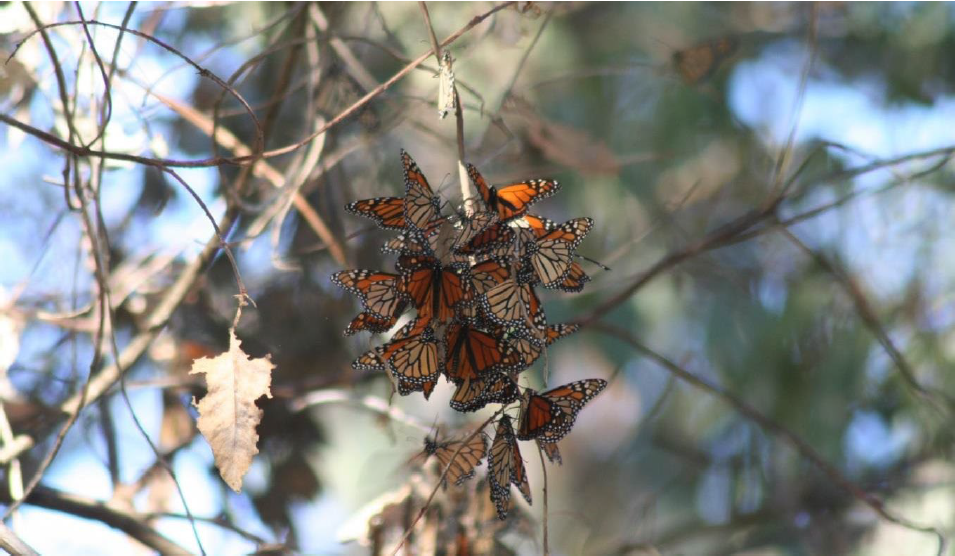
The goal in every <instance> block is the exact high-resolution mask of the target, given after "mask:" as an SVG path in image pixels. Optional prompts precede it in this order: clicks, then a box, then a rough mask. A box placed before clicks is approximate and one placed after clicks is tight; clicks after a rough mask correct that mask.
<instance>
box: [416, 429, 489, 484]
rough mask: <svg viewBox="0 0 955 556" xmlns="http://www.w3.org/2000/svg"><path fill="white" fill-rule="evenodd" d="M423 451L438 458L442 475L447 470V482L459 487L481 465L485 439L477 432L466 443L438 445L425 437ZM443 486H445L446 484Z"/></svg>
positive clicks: (485, 443) (459, 441) (453, 441)
mask: <svg viewBox="0 0 955 556" xmlns="http://www.w3.org/2000/svg"><path fill="white" fill-rule="evenodd" d="M459 448H460V451H459ZM424 451H425V454H427V455H429V456H432V455H433V456H435V457H436V458H438V462H439V463H440V464H441V470H442V473H443V472H444V470H445V469H447V470H448V474H447V475H446V478H447V480H448V481H450V482H452V483H454V484H455V485H460V484H461V483H463V482H464V481H466V480H467V479H470V478H471V477H473V476H474V468H475V467H477V466H478V465H481V460H483V459H484V456H485V454H487V437H485V436H484V433H482V432H479V433H477V434H475V435H474V436H473V437H472V438H471V439H470V440H468V441H466V442H465V441H464V440H450V441H448V442H440V443H439V442H437V440H436V439H434V438H431V437H430V436H426V437H425V439H424ZM455 452H457V455H455ZM452 458H453V459H452ZM449 466H450V467H449ZM445 485H447V482H446V483H445Z"/></svg>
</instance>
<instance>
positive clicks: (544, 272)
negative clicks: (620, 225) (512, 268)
mask: <svg viewBox="0 0 955 556" xmlns="http://www.w3.org/2000/svg"><path fill="white" fill-rule="evenodd" d="M593 225H594V221H593V219H591V218H575V219H573V220H570V221H567V222H565V223H564V224H562V225H561V226H560V227H559V228H557V229H555V230H552V231H550V232H548V233H547V234H545V235H543V236H541V237H540V238H538V239H537V241H536V242H534V243H533V244H530V245H528V252H527V257H528V258H529V260H530V264H531V266H532V267H533V269H534V273H535V275H536V276H537V279H538V280H540V282H541V283H542V284H544V286H550V285H552V284H554V283H559V282H560V281H562V280H563V279H564V277H565V276H567V273H568V272H569V271H570V267H571V263H573V262H574V261H573V257H574V251H575V250H576V249H577V246H578V245H580V242H581V241H583V239H584V238H585V237H586V236H587V234H588V233H589V232H590V230H591V228H593Z"/></svg>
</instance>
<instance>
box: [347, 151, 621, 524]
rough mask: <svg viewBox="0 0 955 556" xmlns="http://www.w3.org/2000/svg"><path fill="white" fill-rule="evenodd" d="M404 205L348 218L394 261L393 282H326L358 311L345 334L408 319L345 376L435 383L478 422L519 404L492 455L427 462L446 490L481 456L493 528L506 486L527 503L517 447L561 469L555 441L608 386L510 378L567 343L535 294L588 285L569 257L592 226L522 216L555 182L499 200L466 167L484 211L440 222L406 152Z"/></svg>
mask: <svg viewBox="0 0 955 556" xmlns="http://www.w3.org/2000/svg"><path fill="white" fill-rule="evenodd" d="M401 161H402V165H403V167H404V178H405V195H404V196H403V197H378V198H375V199H365V200H361V201H356V202H354V203H351V204H349V205H348V206H346V207H345V208H346V210H348V211H349V212H351V213H354V214H357V215H359V216H364V217H368V218H371V219H372V220H374V221H375V222H376V223H377V224H378V226H380V227H381V228H384V229H387V230H395V231H398V232H400V234H399V235H398V236H397V237H395V238H394V239H392V240H389V241H388V242H387V243H385V245H384V246H383V247H382V251H383V252H384V253H388V254H395V255H397V257H398V258H397V262H396V264H395V272H394V273H390V272H379V271H375V270H344V271H340V272H336V273H335V274H334V275H332V282H333V283H335V284H337V285H338V286H340V287H342V288H344V289H345V290H347V291H349V292H351V293H352V294H354V295H356V296H357V297H358V298H359V300H360V301H361V304H362V309H363V310H362V312H361V313H360V314H359V315H358V316H356V317H355V318H354V319H353V320H352V321H351V323H350V324H349V325H348V327H347V328H346V329H345V335H352V334H354V333H356V332H358V331H361V330H366V331H369V332H373V333H382V332H386V331H388V330H390V329H391V328H393V327H394V326H395V324H396V323H397V321H398V318H399V317H400V316H401V315H402V314H404V313H405V312H406V311H408V310H412V311H414V314H415V318H413V319H412V320H410V321H409V322H408V323H407V324H406V325H404V326H403V327H401V328H400V329H399V330H398V331H397V332H395V333H394V334H393V335H392V337H391V339H390V341H388V342H387V343H385V344H383V345H381V346H378V347H376V348H374V349H372V350H370V351H368V352H367V353H365V354H363V355H362V356H361V357H359V358H358V359H357V360H355V362H354V363H352V366H353V367H354V368H356V369H359V370H386V369H387V370H390V372H391V374H392V375H393V376H394V379H395V381H396V383H397V391H398V393H400V394H401V395H402V396H406V395H409V394H411V393H413V392H422V393H423V394H424V397H425V399H428V398H429V397H430V396H431V393H432V391H433V390H434V387H435V384H436V383H437V381H438V379H439V378H440V377H441V376H442V375H443V376H444V377H445V378H446V379H447V380H449V381H450V382H452V383H453V384H454V385H455V387H456V389H455V391H454V394H453V396H452V398H451V407H452V408H453V409H455V410H457V411H461V412H471V411H477V410H479V409H481V408H483V407H485V406H486V405H487V404H490V403H495V404H503V405H507V404H511V403H513V402H518V401H519V402H520V413H519V416H518V418H517V424H516V425H517V426H516V430H515V427H514V425H512V423H511V418H510V417H509V416H508V415H506V414H502V415H501V417H500V419H499V420H498V422H497V426H496V433H495V436H494V441H493V442H492V443H491V447H490V452H488V447H487V439H486V437H485V435H484V433H483V432H480V431H478V432H475V433H474V434H472V435H471V436H470V438H469V439H465V440H459V441H449V442H443V443H438V442H436V441H435V440H433V439H431V438H428V439H426V441H425V452H426V453H427V454H428V455H435V456H436V457H437V459H438V460H439V461H440V463H441V464H442V467H443V468H447V469H448V471H447V475H446V477H447V479H448V482H452V483H456V484H460V483H461V482H463V481H464V480H465V479H467V478H469V477H471V476H473V474H474V468H475V467H476V466H477V465H479V464H480V463H481V461H482V460H483V459H484V458H485V456H487V458H488V468H489V471H488V482H489V485H490V492H491V500H492V501H493V502H494V504H495V506H496V508H497V512H498V515H499V517H500V518H501V519H504V518H505V517H506V516H507V511H508V509H509V507H510V486H511V484H512V483H513V484H514V485H516V486H517V488H518V489H519V490H520V492H521V494H522V495H523V496H524V498H525V499H526V500H527V502H528V503H530V502H531V492H530V486H529V485H528V483H527V475H526V473H525V470H524V461H523V459H522V458H521V454H520V449H519V447H518V443H517V440H536V441H537V442H538V444H539V445H540V446H541V448H542V449H543V450H544V452H545V453H546V454H547V456H548V458H549V459H550V461H551V462H558V463H559V462H560V452H559V451H558V449H557V442H558V441H559V440H560V439H562V438H563V437H564V436H566V435H567V433H569V432H570V430H571V428H572V427H573V425H574V421H575V420H576V418H577V414H578V413H579V411H580V410H581V408H583V406H584V404H586V403H587V402H588V401H590V400H591V399H592V398H593V397H594V396H596V395H597V394H599V393H600V392H601V391H602V390H603V389H604V387H606V385H607V383H606V381H603V380H600V379H588V380H581V381H577V382H572V383H570V384H565V385H563V386H559V387H557V388H554V389H551V390H548V391H546V392H537V391H534V390H532V389H530V388H521V387H519V386H518V375H519V374H520V373H521V372H522V371H524V370H526V369H527V368H529V367H530V366H531V365H532V364H533V363H534V362H535V361H536V360H537V359H538V358H539V357H540V355H541V353H542V352H543V350H544V349H545V348H546V347H547V346H549V345H550V344H552V343H554V342H556V341H557V340H559V339H561V338H563V337H565V336H567V335H569V334H572V333H573V332H575V331H576V330H577V325H573V324H557V325H548V324H547V320H546V317H545V315H544V309H543V306H542V305H541V302H540V299H539V298H538V297H537V293H536V292H535V287H536V286H538V285H539V286H543V287H545V288H554V289H559V290H563V291H568V292H579V291H580V290H582V289H583V287H584V284H586V283H587V282H588V281H589V280H590V277H589V276H587V274H586V272H584V269H583V268H582V267H581V265H580V264H579V263H578V262H577V261H576V260H575V259H576V257H577V255H576V250H577V246H578V245H579V244H580V242H581V241H582V240H583V239H584V237H585V236H586V235H587V233H588V232H589V231H590V229H591V228H592V227H593V220H591V219H590V218H575V219H572V220H569V221H567V222H564V223H563V224H558V223H556V222H553V221H551V220H548V219H547V218H544V217H542V216H537V215H533V214H530V213H528V212H527V209H528V208H529V207H530V206H531V205H532V204H534V203H535V202H537V201H539V200H541V199H544V198H546V197H549V196H551V195H553V194H554V193H556V192H557V191H558V190H559V188H560V186H559V184H558V183H557V182H556V181H552V180H528V181H524V182H520V183H515V184H511V185H508V186H505V187H502V188H500V189H496V188H494V187H493V186H490V185H488V184H487V182H486V181H485V180H484V178H483V177H482V176H481V174H480V173H478V171H477V169H476V168H475V167H474V166H472V165H468V175H469V177H470V180H471V183H472V185H473V186H474V187H475V188H476V189H477V191H478V193H479V194H480V198H481V199H480V201H478V200H477V199H475V202H476V204H480V205H482V206H480V207H479V208H477V210H474V211H472V213H471V214H454V215H450V216H445V215H442V214H441V207H442V203H441V200H440V198H439V197H438V196H437V195H435V193H434V191H432V189H431V186H430V185H429V184H428V181H427V180H426V179H425V177H424V175H423V174H422V173H421V171H420V170H419V169H418V166H417V164H415V162H414V161H413V160H412V159H411V157H410V156H409V155H408V153H406V152H404V151H402V152H401Z"/></svg>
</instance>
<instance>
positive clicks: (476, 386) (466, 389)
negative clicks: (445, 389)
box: [451, 372, 520, 412]
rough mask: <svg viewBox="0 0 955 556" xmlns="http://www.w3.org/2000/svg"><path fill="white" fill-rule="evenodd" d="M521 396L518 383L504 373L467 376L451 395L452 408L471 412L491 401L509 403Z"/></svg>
mask: <svg viewBox="0 0 955 556" xmlns="http://www.w3.org/2000/svg"><path fill="white" fill-rule="evenodd" d="M519 398H520V392H518V390H517V383H515V382H514V381H513V380H511V378H510V377H509V376H507V375H506V374H504V373H498V372H493V373H491V374H490V376H482V377H478V378H467V379H465V380H464V381H462V382H461V384H458V386H457V388H456V389H455V390H454V394H453V395H452V396H451V409H454V410H455V411H462V412H471V411H477V410H479V409H481V408H483V407H484V406H486V405H487V404H489V403H500V404H509V403H511V402H513V401H515V400H517V399H519Z"/></svg>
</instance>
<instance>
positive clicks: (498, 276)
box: [466, 258, 511, 302]
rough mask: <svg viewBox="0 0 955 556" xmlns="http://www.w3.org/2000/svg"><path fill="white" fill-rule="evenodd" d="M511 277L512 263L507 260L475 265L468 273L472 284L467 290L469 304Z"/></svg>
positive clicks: (494, 260)
mask: <svg viewBox="0 0 955 556" xmlns="http://www.w3.org/2000/svg"><path fill="white" fill-rule="evenodd" d="M510 276H511V269H510V263H509V262H508V261H507V259H502V258H494V259H487V260H485V261H480V262H478V263H475V264H474V265H472V266H471V268H470V270H469V271H468V273H467V278H468V280H469V282H470V284H469V286H468V288H467V298H466V300H467V301H469V302H473V301H475V300H477V299H478V298H479V297H480V296H482V295H484V294H486V293H487V292H488V291H490V290H491V289H493V288H494V287H496V286H499V285H500V284H503V283H504V282H506V281H507V280H508V278H510Z"/></svg>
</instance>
